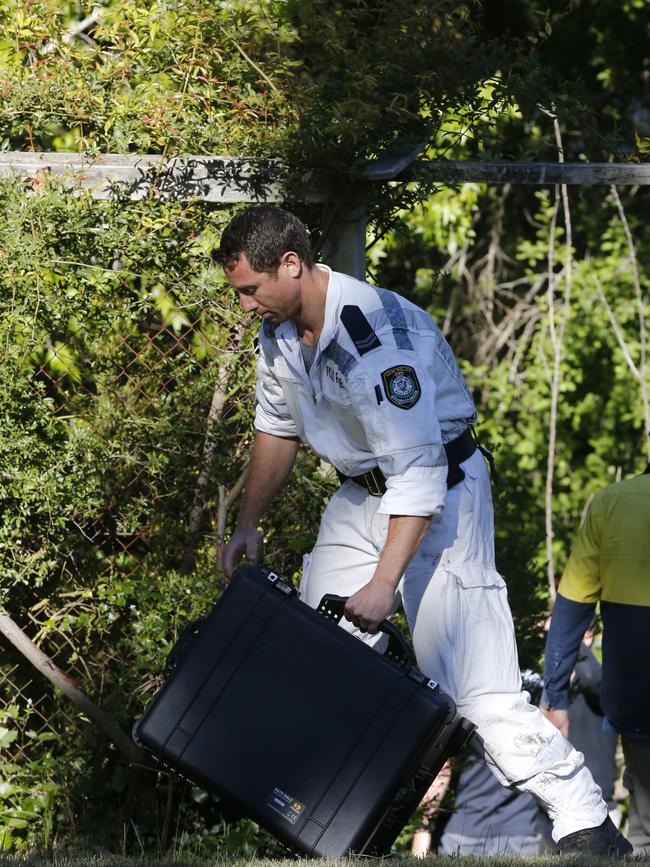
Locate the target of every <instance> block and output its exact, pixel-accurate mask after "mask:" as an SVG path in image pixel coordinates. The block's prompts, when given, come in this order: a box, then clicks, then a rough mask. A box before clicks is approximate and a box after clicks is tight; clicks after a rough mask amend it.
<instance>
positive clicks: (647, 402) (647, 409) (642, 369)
mask: <svg viewBox="0 0 650 867" xmlns="http://www.w3.org/2000/svg"><path fill="white" fill-rule="evenodd" d="M611 191H612V196H613V197H614V201H615V202H616V207H617V209H618V214H619V217H620V218H621V223H622V224H623V231H624V232H625V237H626V239H627V245H628V248H629V250H630V264H631V266H632V279H633V281H634V294H635V296H636V306H637V310H638V315H639V342H640V344H641V346H640V350H639V366H638V379H639V388H640V390H641V404H642V406H643V426H644V429H645V444H646V457H647V459H648V460H649V461H650V399H649V397H648V383H647V381H646V359H647V347H648V337H647V330H646V321H645V307H644V300H643V292H642V291H641V280H640V278H639V264H638V259H637V255H636V247H635V246H634V239H633V238H632V232H631V231H630V224H629V223H628V221H627V217H626V215H625V209H624V208H623V202H622V201H621V197H620V196H619V194H618V190H617V189H616V187H614V186H613V187H611ZM619 342H620V341H619Z"/></svg>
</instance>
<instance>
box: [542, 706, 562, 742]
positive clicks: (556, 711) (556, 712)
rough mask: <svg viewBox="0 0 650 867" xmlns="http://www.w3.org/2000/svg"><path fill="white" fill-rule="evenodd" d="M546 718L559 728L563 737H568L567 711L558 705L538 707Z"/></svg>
mask: <svg viewBox="0 0 650 867" xmlns="http://www.w3.org/2000/svg"><path fill="white" fill-rule="evenodd" d="M540 710H541V712H542V713H543V714H544V716H545V717H546V719H548V720H550V721H551V722H552V723H553V725H554V726H555V728H556V729H559V730H560V731H561V732H562V734H563V735H564V737H565V738H568V737H569V711H568V710H566V709H565V708H558V707H546V708H544V707H540Z"/></svg>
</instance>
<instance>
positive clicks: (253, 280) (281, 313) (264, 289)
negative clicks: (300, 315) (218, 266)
mask: <svg viewBox="0 0 650 867" xmlns="http://www.w3.org/2000/svg"><path fill="white" fill-rule="evenodd" d="M292 256H295V254H291V253H287V254H285V255H284V256H283V257H282V259H281V260H280V266H279V268H278V271H277V274H269V273H267V272H266V271H254V270H253V269H252V268H251V266H250V263H249V261H248V259H247V258H246V255H245V254H244V253H242V254H241V255H240V256H239V259H238V260H237V262H235V264H234V265H233V266H232V267H231V268H226V269H225V271H226V277H227V278H228V281H229V283H230V285H231V286H232V287H233V289H235V290H236V292H237V293H238V294H239V301H240V304H241V306H242V309H243V310H244V312H245V313H257V315H258V316H261V317H262V319H268V320H270V321H271V322H285V321H286V320H287V319H291V317H292V316H294V315H295V314H296V313H297V312H298V311H299V310H300V282H299V280H297V279H296V278H295V270H296V269H295V268H294V265H293V260H291V259H290V258H289V260H288V261H285V258H287V257H292Z"/></svg>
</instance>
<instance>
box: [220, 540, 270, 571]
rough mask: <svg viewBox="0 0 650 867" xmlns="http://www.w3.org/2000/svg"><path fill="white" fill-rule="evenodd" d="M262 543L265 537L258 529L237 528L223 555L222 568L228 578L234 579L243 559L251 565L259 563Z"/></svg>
mask: <svg viewBox="0 0 650 867" xmlns="http://www.w3.org/2000/svg"><path fill="white" fill-rule="evenodd" d="M262 542H263V537H262V534H261V533H260V531H259V530H258V529H257V527H237V528H236V529H235V532H234V533H233V534H232V538H231V539H230V542H228V544H227V545H226V546H225V548H224V549H223V553H222V555H221V568H222V569H223V572H224V575H225V576H226V578H231V577H232V573H233V572H234V571H235V569H236V568H237V566H238V565H239V561H240V560H241V559H242V557H246V559H247V560H250V561H251V563H259V561H260V559H261V556H262Z"/></svg>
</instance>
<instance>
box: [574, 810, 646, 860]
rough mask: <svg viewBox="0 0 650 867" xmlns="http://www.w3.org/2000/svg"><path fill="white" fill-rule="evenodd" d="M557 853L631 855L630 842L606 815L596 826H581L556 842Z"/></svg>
mask: <svg viewBox="0 0 650 867" xmlns="http://www.w3.org/2000/svg"><path fill="white" fill-rule="evenodd" d="M557 853H558V855H610V856H611V855H631V854H632V844H631V843H630V841H629V840H627V839H626V838H625V837H624V836H623V835H622V834H621V832H620V831H619V830H618V828H617V827H616V825H615V824H614V823H613V822H612V820H611V819H610V818H609V816H607V818H606V819H605V821H604V822H603V823H602V825H598V826H597V827H596V828H583V829H582V830H581V831H574V832H573V834H567V835H566V837H562V838H561V839H560V840H558V842H557Z"/></svg>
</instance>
